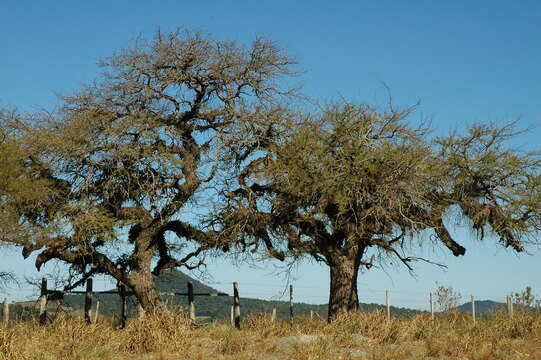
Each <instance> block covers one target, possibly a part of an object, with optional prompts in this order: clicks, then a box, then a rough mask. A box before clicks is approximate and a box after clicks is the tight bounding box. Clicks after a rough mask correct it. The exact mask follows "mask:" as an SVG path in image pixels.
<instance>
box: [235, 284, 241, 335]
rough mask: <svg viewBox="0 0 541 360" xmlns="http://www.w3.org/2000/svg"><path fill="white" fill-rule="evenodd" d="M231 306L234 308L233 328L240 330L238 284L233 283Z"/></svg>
mask: <svg viewBox="0 0 541 360" xmlns="http://www.w3.org/2000/svg"><path fill="white" fill-rule="evenodd" d="M233 306H234V307H235V309H234V312H235V314H234V315H235V327H236V328H237V329H240V297H239V284H238V283H237V282H234V283H233Z"/></svg>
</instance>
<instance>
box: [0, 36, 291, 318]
mask: <svg viewBox="0 0 541 360" xmlns="http://www.w3.org/2000/svg"><path fill="white" fill-rule="evenodd" d="M292 64H293V62H292V61H291V60H290V59H289V58H288V57H287V56H286V55H285V54H284V53H283V52H282V50H280V49H279V48H277V47H276V46H275V45H274V44H273V43H272V42H269V41H265V40H261V39H257V40H255V41H254V42H253V43H252V44H251V45H250V46H247V47H243V46H240V45H237V44H235V43H233V42H224V41H217V40H214V39H212V38H210V37H209V36H206V35H200V34H193V33H189V32H185V31H179V32H176V33H173V34H169V35H162V34H157V35H156V36H155V38H154V39H152V40H150V41H146V40H138V41H137V42H136V44H135V45H134V46H133V47H131V48H129V49H127V50H124V51H122V52H120V53H119V54H117V55H115V56H112V57H110V58H108V59H106V60H104V61H103V62H102V63H101V65H102V66H103V68H104V74H103V76H102V77H101V78H100V79H99V80H97V81H96V82H95V83H93V84H90V85H87V86H85V87H84V88H82V89H81V90H80V91H78V92H76V93H74V94H71V95H69V96H64V97H62V105H61V106H60V107H59V108H58V109H56V110H55V111H53V112H51V113H41V114H33V115H32V116H26V119H25V117H24V116H19V118H17V117H11V119H10V121H5V122H4V128H5V129H12V132H13V136H12V137H11V139H12V140H13V141H14V142H15V141H16V142H17V146H18V147H19V149H20V150H21V151H20V152H19V153H21V154H25V156H24V157H23V159H20V160H21V161H19V162H18V165H20V166H19V167H18V168H20V169H22V173H21V174H19V175H18V177H19V178H21V179H25V181H28V182H32V181H37V182H38V183H40V184H44V185H43V186H44V190H43V191H44V192H43V193H42V196H37V197H36V198H31V199H24V198H22V197H21V191H19V190H20V187H21V184H22V183H21V184H19V185H17V186H16V189H11V190H10V189H8V191H7V193H6V194H5V196H4V197H3V198H2V199H1V200H2V202H3V204H4V209H8V207H9V209H10V210H9V216H10V218H11V219H15V221H11V222H10V223H11V224H12V225H13V224H17V226H23V228H24V229H25V234H26V235H25V236H22V237H21V236H18V235H17V234H16V233H11V234H12V236H9V235H6V236H4V238H3V239H2V240H3V241H5V242H11V243H14V244H17V245H22V246H23V247H24V249H23V255H24V256H29V255H30V254H31V253H32V252H39V253H38V255H37V260H36V266H37V268H38V269H40V268H41V267H42V265H43V264H45V263H47V262H48V261H50V260H53V259H57V260H61V261H63V262H66V263H68V264H71V265H72V266H73V267H75V268H76V269H77V270H78V271H79V272H80V273H81V275H82V276H81V278H80V280H79V281H76V282H75V283H73V284H72V286H74V285H77V284H80V283H81V282H82V281H83V280H84V279H85V278H87V277H89V276H92V275H93V274H96V273H103V274H108V275H111V276H112V277H114V278H115V279H117V280H118V281H120V282H122V283H124V284H125V285H127V286H128V287H129V288H131V290H132V291H133V292H134V293H135V295H136V297H137V298H138V300H139V302H140V304H141V305H142V306H143V308H144V309H146V310H151V309H153V308H154V307H155V306H156V305H157V304H159V297H158V294H157V292H156V290H155V287H154V283H153V274H154V275H156V274H159V272H160V271H161V270H163V269H166V268H173V267H180V266H186V267H193V266H197V265H198V264H200V258H199V255H200V254H201V252H202V251H204V250H205V249H208V248H214V247H217V246H219V244H218V243H217V242H216V239H215V237H213V233H212V232H210V233H209V232H205V231H202V229H201V228H200V227H198V226H196V225H194V224H193V223H191V222H189V221H186V217H187V216H186V214H185V212H186V211H188V213H189V212H190V202H191V201H194V200H196V197H197V194H198V193H199V192H201V191H203V188H204V187H205V184H209V183H211V182H212V180H213V178H214V176H215V174H216V171H215V169H216V164H217V161H219V157H220V156H221V154H222V153H221V150H220V147H219V145H218V142H219V140H218V139H219V138H220V137H222V136H226V135H227V134H228V133H234V132H235V131H236V129H238V128H241V127H242V126H239V124H241V123H244V122H246V123H249V122H251V121H252V120H253V119H260V118H265V117H267V116H269V114H272V113H273V110H272V109H273V108H275V107H276V105H277V103H278V102H279V101H280V98H281V97H282V96H285V95H288V92H287V91H283V90H281V88H280V87H279V86H278V84H277V83H276V79H277V78H279V77H281V76H283V75H287V74H290V73H291V65H292ZM6 124H7V125H6ZM13 159H14V158H11V157H8V158H5V159H3V160H2V161H3V162H2V164H0V167H1V168H3V169H7V168H9V167H10V166H11V165H10V163H9V162H11V161H12V160H13ZM30 186H31V185H30ZM23 192H24V191H23ZM183 216H184V217H183ZM182 219H184V220H182ZM5 226H7V225H5ZM166 234H170V235H167V236H166ZM187 241H192V242H193V243H195V246H193V247H191V249H190V251H186V250H185V243H186V242H187Z"/></svg>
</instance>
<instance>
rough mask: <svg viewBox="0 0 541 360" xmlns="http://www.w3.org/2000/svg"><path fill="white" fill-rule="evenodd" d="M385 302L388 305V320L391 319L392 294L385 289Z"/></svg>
mask: <svg viewBox="0 0 541 360" xmlns="http://www.w3.org/2000/svg"><path fill="white" fill-rule="evenodd" d="M385 304H386V306H387V320H391V294H390V293H389V290H385Z"/></svg>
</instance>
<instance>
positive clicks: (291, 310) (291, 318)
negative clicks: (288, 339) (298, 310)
mask: <svg viewBox="0 0 541 360" xmlns="http://www.w3.org/2000/svg"><path fill="white" fill-rule="evenodd" d="M289 323H290V324H293V285H292V284H289Z"/></svg>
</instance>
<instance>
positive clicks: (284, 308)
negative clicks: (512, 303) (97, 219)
mask: <svg viewBox="0 0 541 360" xmlns="http://www.w3.org/2000/svg"><path fill="white" fill-rule="evenodd" d="M188 281H191V282H192V283H193V287H194V292H195V293H217V292H219V291H218V290H216V289H214V288H212V287H210V286H207V285H205V284H203V283H202V282H200V281H198V280H196V279H193V278H191V277H190V276H188V275H186V274H184V273H183V272H181V271H178V270H169V271H163V272H162V273H161V274H160V276H158V277H155V282H156V287H157V289H158V291H159V292H183V293H185V292H187V282H188ZM241 285H242V284H241ZM231 291H232V289H231ZM240 297H241V298H240V302H241V313H242V317H243V318H245V317H247V316H250V315H253V314H261V313H267V314H268V313H271V312H272V309H274V308H275V309H276V315H277V318H278V319H287V318H288V317H289V302H287V301H270V300H260V299H252V298H245V297H243V296H242V288H241V291H240ZM162 299H163V300H164V301H165V302H166V304H167V306H168V307H172V306H182V308H183V309H187V306H188V299H187V296H164V297H163V298H162ZM96 300H99V301H100V310H99V312H100V314H102V315H105V316H113V315H114V314H119V312H120V306H121V305H120V298H119V296H118V295H116V294H94V305H93V307H94V306H95V302H96ZM232 303H233V298H232V297H222V296H219V297H215V296H212V297H210V296H196V297H195V307H196V315H197V316H202V317H207V318H209V319H210V320H228V319H229V318H230V311H231V306H232ZM136 305H137V302H136V299H135V297H133V296H130V297H129V298H128V316H130V317H134V316H136V308H137V306H136ZM62 307H63V308H64V309H72V310H75V311H76V312H81V311H82V309H83V307H84V295H82V294H66V295H65V296H64V300H63V304H62ZM293 309H294V314H295V316H310V311H311V310H312V311H314V312H316V313H317V314H318V315H319V316H320V317H322V318H323V319H326V317H327V304H321V305H313V304H305V303H294V305H293ZM376 309H382V310H383V309H384V306H383V305H379V304H361V311H367V312H369V311H374V310H376ZM391 313H392V315H393V316H398V317H410V316H413V315H416V314H419V313H422V312H421V311H418V310H412V309H405V308H397V307H394V306H392V307H391Z"/></svg>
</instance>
